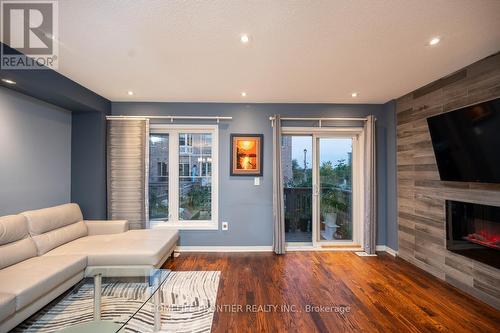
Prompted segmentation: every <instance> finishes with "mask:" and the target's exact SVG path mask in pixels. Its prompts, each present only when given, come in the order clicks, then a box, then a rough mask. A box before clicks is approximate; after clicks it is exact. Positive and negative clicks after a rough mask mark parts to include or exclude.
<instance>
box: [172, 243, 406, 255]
mask: <svg viewBox="0 0 500 333" xmlns="http://www.w3.org/2000/svg"><path fill="white" fill-rule="evenodd" d="M286 250H287V251H290V252H294V251H360V250H362V249H360V248H352V247H351V248H350V247H346V248H341V247H339V248H311V247H293V246H292V247H287V249H286ZM376 250H377V251H382V252H387V253H389V254H390V255H392V256H394V257H396V256H397V255H398V252H397V251H395V250H393V249H391V248H390V247H388V246H385V245H377V248H376ZM272 251H273V247H272V246H177V247H176V248H175V252H272Z"/></svg>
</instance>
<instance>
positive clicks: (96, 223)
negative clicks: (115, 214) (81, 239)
mask: <svg viewBox="0 0 500 333" xmlns="http://www.w3.org/2000/svg"><path fill="white" fill-rule="evenodd" d="M84 222H85V225H86V226H87V229H88V232H89V236H92V235H109V234H119V233H122V232H125V231H127V230H128V221H127V220H92V221H90V220H86V221H84Z"/></svg>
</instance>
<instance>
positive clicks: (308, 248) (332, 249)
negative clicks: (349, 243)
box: [286, 246, 362, 252]
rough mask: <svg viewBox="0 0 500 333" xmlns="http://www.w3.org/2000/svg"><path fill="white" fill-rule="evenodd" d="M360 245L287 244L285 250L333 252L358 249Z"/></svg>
mask: <svg viewBox="0 0 500 333" xmlns="http://www.w3.org/2000/svg"><path fill="white" fill-rule="evenodd" d="M360 250H362V249H361V248H360V247H312V246H287V247H286V252H307V251H309V252H335V251H344V252H345V251H350V252H355V251H360Z"/></svg>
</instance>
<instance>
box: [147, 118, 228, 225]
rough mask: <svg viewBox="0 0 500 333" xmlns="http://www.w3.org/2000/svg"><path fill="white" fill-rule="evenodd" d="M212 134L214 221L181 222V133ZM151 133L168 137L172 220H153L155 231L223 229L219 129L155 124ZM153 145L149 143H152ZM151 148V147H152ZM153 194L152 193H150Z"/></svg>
mask: <svg viewBox="0 0 500 333" xmlns="http://www.w3.org/2000/svg"><path fill="white" fill-rule="evenodd" d="M180 133H210V134H212V205H211V208H212V214H211V216H212V219H211V220H179V151H180V150H179V149H180V146H179V134H180ZM150 134H168V138H169V143H168V154H169V156H168V160H169V163H168V168H169V172H168V175H169V177H168V215H169V216H168V220H155V221H150V226H151V228H173V229H179V230H218V229H219V128H218V126H217V125H171V124H151V125H150ZM148 142H149V141H148ZM147 149H149V145H148V148H147ZM148 191H149V190H148Z"/></svg>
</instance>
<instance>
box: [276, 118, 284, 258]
mask: <svg viewBox="0 0 500 333" xmlns="http://www.w3.org/2000/svg"><path fill="white" fill-rule="evenodd" d="M281 170H282V169H281V119H280V116H279V115H275V116H274V120H273V250H274V252H275V253H276V254H284V253H285V209H284V203H283V177H282V175H281Z"/></svg>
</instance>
